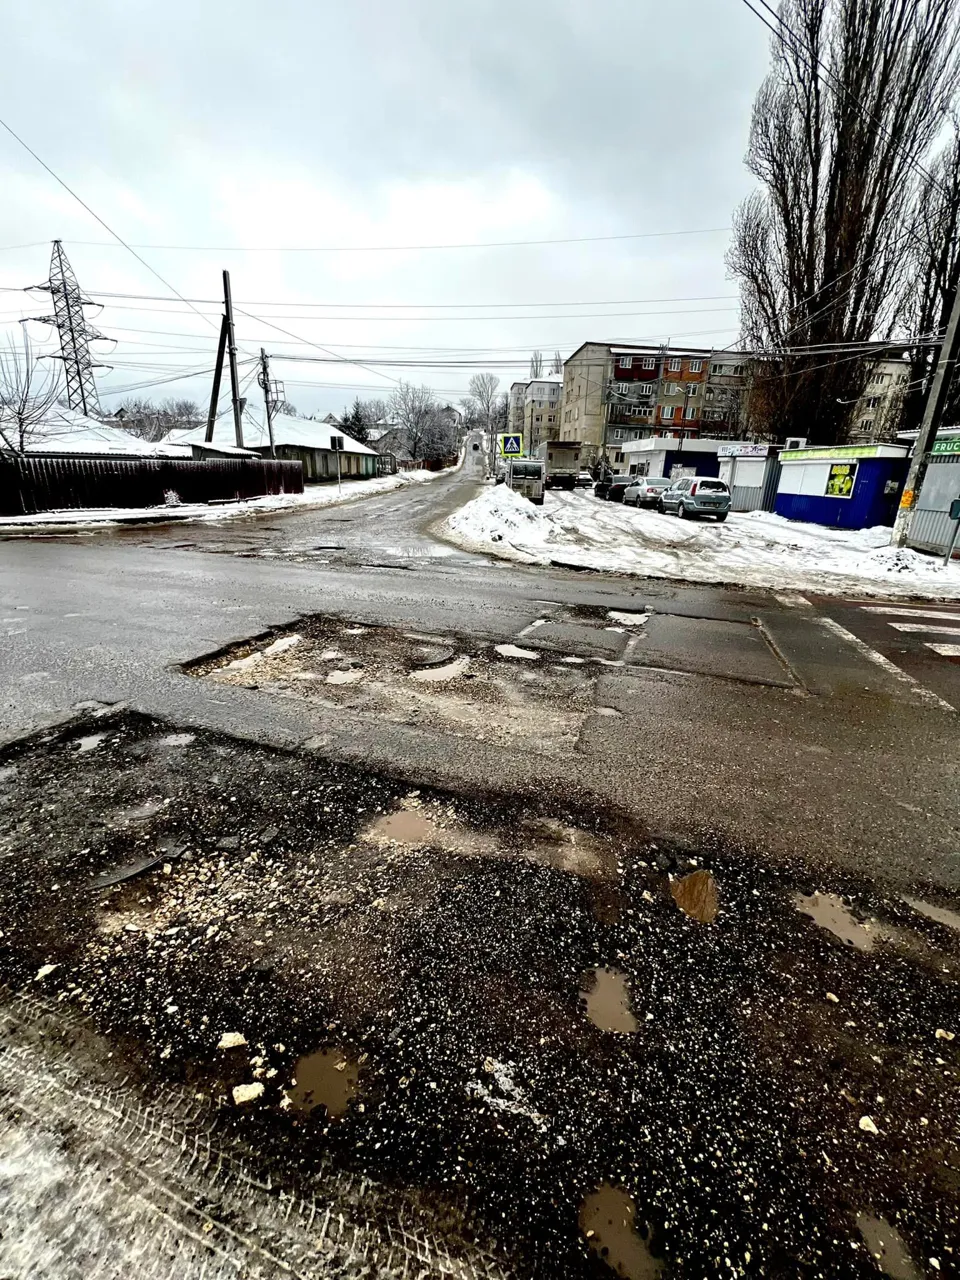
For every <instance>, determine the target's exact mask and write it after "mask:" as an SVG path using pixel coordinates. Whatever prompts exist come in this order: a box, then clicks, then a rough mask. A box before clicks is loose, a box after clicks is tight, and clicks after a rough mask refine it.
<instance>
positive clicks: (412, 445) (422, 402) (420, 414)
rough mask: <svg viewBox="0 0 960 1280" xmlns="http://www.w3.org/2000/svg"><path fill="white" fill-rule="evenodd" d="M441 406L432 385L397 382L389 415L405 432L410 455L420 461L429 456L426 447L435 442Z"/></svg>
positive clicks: (391, 398) (404, 436) (405, 440)
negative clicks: (422, 385) (417, 385)
mask: <svg viewBox="0 0 960 1280" xmlns="http://www.w3.org/2000/svg"><path fill="white" fill-rule="evenodd" d="M438 409H439V406H438V404H437V399H436V396H435V395H434V394H433V392H432V391H431V390H430V388H429V387H415V386H414V385H413V384H412V383H410V382H399V383H397V388H396V390H395V391H394V392H393V394H392V395H391V397H390V413H389V416H390V417H391V418H393V419H395V421H396V422H397V425H398V426H399V427H400V430H401V431H402V432H403V439H404V443H405V444H406V447H407V450H408V452H409V454H410V457H411V458H414V459H415V460H417V461H419V460H421V459H423V458H424V457H425V449H426V447H427V446H428V444H430V445H432V443H433V442H434V437H435V436H436V419H437V416H438Z"/></svg>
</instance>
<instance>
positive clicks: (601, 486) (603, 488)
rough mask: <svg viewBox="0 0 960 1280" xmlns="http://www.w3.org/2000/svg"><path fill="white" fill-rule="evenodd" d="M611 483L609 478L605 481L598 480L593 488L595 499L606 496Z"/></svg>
mask: <svg viewBox="0 0 960 1280" xmlns="http://www.w3.org/2000/svg"><path fill="white" fill-rule="evenodd" d="M612 483H613V481H612V480H611V479H610V478H609V477H608V478H607V479H606V480H598V481H597V483H596V484H595V485H594V486H593V492H594V494H595V495H596V497H598V498H605V497H606V496H607V490H608V489H609V488H610V486H611V484H612Z"/></svg>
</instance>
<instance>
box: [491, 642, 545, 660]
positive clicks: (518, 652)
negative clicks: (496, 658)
mask: <svg viewBox="0 0 960 1280" xmlns="http://www.w3.org/2000/svg"><path fill="white" fill-rule="evenodd" d="M493 647H494V649H495V650H496V651H497V653H499V655H500V657H501V658H527V659H529V660H530V661H532V662H535V661H536V660H537V659H538V658H539V657H540V655H539V653H537V651H536V650H535V649H518V648H517V646H516V645H515V644H497V645H494V646H493Z"/></svg>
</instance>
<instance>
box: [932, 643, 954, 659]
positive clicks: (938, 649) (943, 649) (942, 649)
mask: <svg viewBox="0 0 960 1280" xmlns="http://www.w3.org/2000/svg"><path fill="white" fill-rule="evenodd" d="M925 647H926V648H927V649H932V650H933V652H934V653H939V655H940V657H941V658H960V644H927V645H926V646H925Z"/></svg>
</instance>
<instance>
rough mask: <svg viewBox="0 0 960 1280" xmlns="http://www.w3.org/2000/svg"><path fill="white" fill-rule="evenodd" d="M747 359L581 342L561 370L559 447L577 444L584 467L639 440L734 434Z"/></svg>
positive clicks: (696, 350)
mask: <svg viewBox="0 0 960 1280" xmlns="http://www.w3.org/2000/svg"><path fill="white" fill-rule="evenodd" d="M746 381H747V360H746V357H744V356H742V355H739V354H733V353H730V352H714V351H711V350H709V349H701V348H688V347H683V348H675V347H652V346H631V345H624V344H619V345H618V344H609V343H597V342H587V343H584V344H583V345H582V346H580V347H578V348H577V350H576V351H575V352H574V353H573V355H571V356H570V358H569V360H567V361H566V363H565V364H564V380H563V396H562V401H561V405H560V435H559V438H560V439H561V440H580V441H582V442H583V446H584V453H583V457H584V460H585V462H586V463H587V465H592V464H594V463H595V462H596V461H597V459H598V458H599V457H600V455H601V453H602V451H603V444H604V439H606V445H607V454H608V458H609V460H610V461H611V463H613V462H615V457H616V454H617V452H619V450H618V448H617V446H618V445H620V444H622V443H624V442H625V441H627V440H635V439H638V438H642V437H645V436H651V435H660V434H673V435H676V436H678V437H679V438H684V437H696V436H699V435H700V434H701V432H702V431H703V430H704V427H705V424H707V423H709V434H710V435H711V436H728V435H736V434H738V433H739V431H740V426H741V416H742V406H743V399H744V391H745V388H746Z"/></svg>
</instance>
